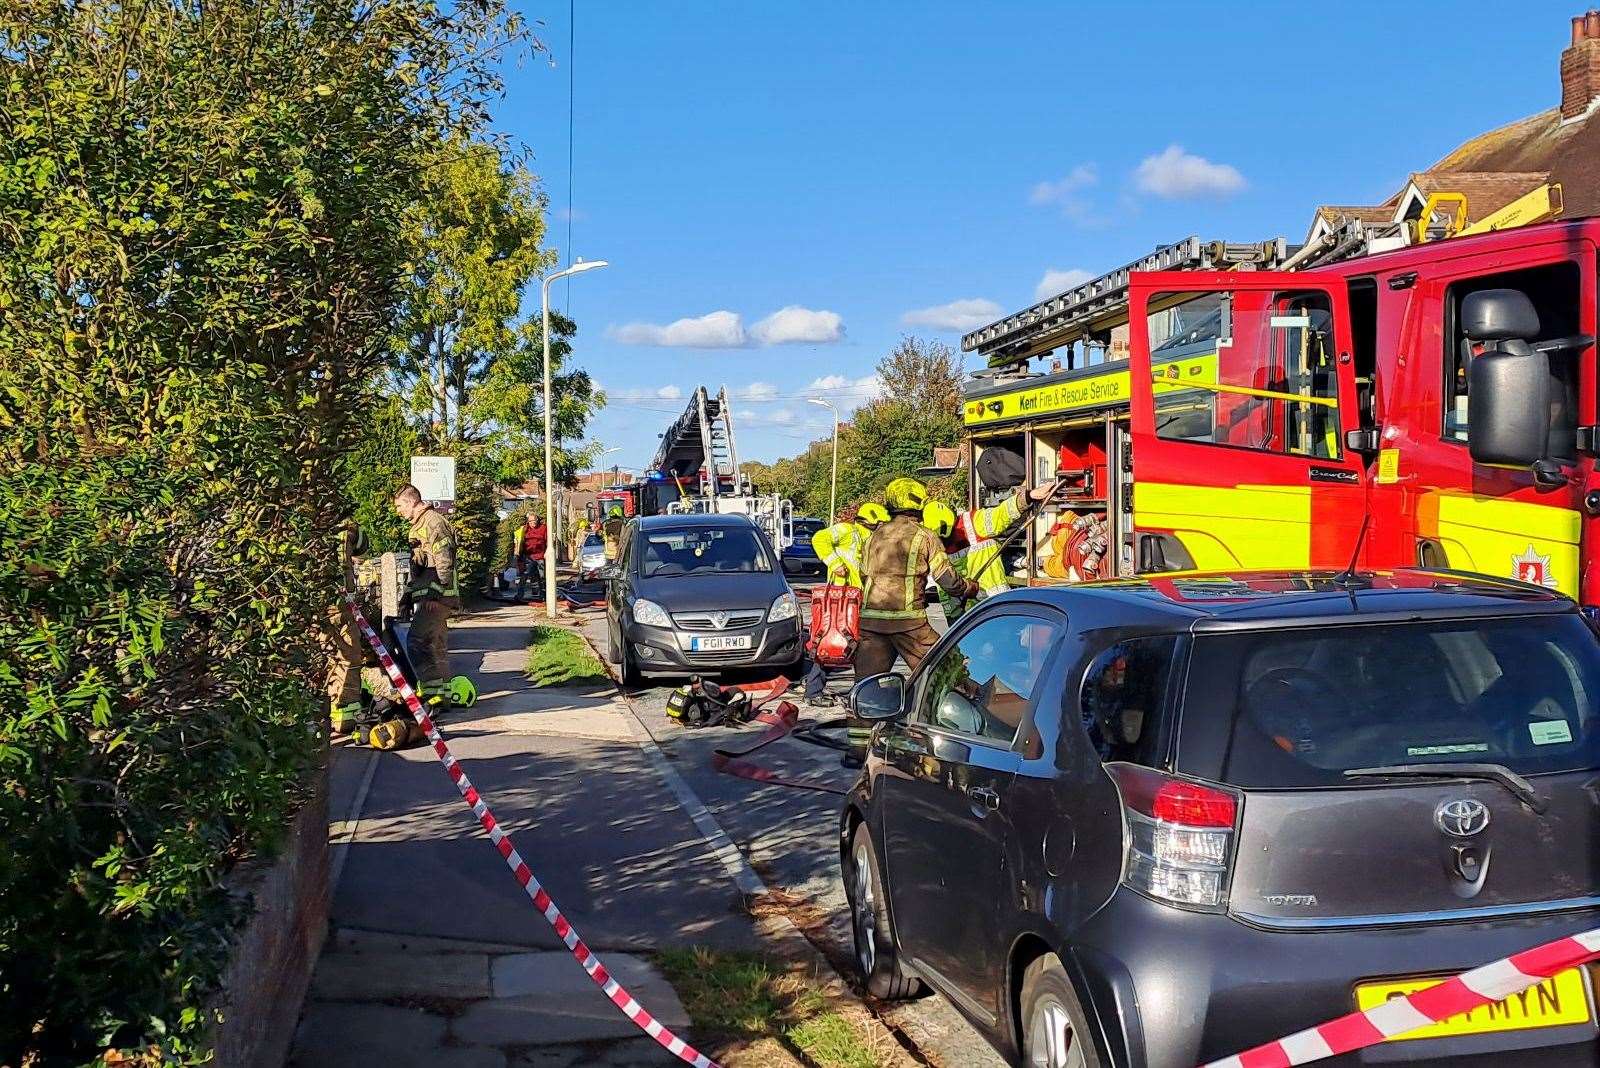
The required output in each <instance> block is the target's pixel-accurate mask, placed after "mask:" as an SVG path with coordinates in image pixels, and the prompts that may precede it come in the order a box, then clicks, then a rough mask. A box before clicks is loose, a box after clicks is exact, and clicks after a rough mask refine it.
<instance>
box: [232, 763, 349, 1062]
mask: <svg viewBox="0 0 1600 1068" xmlns="http://www.w3.org/2000/svg"><path fill="white" fill-rule="evenodd" d="M229 883H230V885H231V888H232V890H233V892H235V893H238V894H245V895H248V896H249V897H250V898H251V899H252V902H253V904H254V913H253V915H252V916H251V918H250V920H249V921H248V922H247V923H246V924H245V926H244V928H243V929H242V930H241V931H240V932H239V934H238V937H237V938H236V940H235V942H234V949H233V955H232V959H231V961H230V963H229V965H228V970H227V973H226V974H225V975H224V976H223V987H222V992H221V994H220V995H219V996H218V998H217V1003H216V1007H217V1008H219V1009H220V1010H221V1012H222V1016H223V1019H222V1023H221V1024H219V1025H218V1027H217V1031H216V1037H215V1049H216V1061H215V1063H216V1066H217V1068H279V1066H280V1065H282V1064H283V1062H284V1059H285V1058H286V1057H287V1056H288V1053H289V1043H290V1041H291V1040H292V1039H293V1038H294V1029H295V1024H296V1022H297V1021H298V1020H299V1018H300V1005H301V1002H302V1001H303V1000H304V999H305V994H306V988H307V986H308V985H310V982H311V970H312V968H313V967H315V965H316V962H317V954H318V953H320V952H321V950H322V940H323V938H324V937H325V936H326V935H327V931H328V774H327V770H326V769H323V770H322V771H320V772H319V773H318V775H317V787H316V792H315V794H314V795H313V797H312V798H311V800H310V801H309V802H308V803H307V804H306V806H305V807H304V808H302V809H301V810H300V812H299V814H298V815H297V816H296V817H295V820H294V823H293V825H292V826H291V827H290V828H289V833H288V835H287V837H286V838H285V840H284V843H283V848H282V850H281V851H280V852H279V854H278V855H277V856H276V857H274V858H272V859H271V860H269V861H264V862H262V863H259V864H251V865H246V866H244V867H243V868H241V869H240V870H239V871H238V872H236V873H235V874H234V876H233V877H231V878H230V879H229Z"/></svg>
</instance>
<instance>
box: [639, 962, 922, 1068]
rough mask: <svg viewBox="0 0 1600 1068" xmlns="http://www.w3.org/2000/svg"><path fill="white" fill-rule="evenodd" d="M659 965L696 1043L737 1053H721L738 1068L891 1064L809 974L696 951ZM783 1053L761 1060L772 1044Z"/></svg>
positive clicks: (844, 1067) (857, 1067)
mask: <svg viewBox="0 0 1600 1068" xmlns="http://www.w3.org/2000/svg"><path fill="white" fill-rule="evenodd" d="M656 961H657V963H658V964H659V965H660V966H661V970H662V971H663V972H665V973H666V976H667V980H668V981H669V982H671V983H672V986H673V989H675V990H676V991H677V992H678V997H679V999H680V1000H681V1001H682V1002H683V1007H684V1009H685V1010H687V1011H688V1013H689V1019H690V1020H691V1021H692V1024H693V1027H694V1030H695V1035H696V1037H697V1039H698V1040H700V1041H702V1042H705V1043H707V1044H712V1045H715V1044H721V1045H724V1046H732V1047H735V1048H736V1049H738V1048H739V1047H743V1051H742V1052H743V1053H744V1054H745V1055H743V1056H729V1055H727V1054H726V1053H719V1054H718V1056H719V1059H723V1060H724V1063H735V1064H738V1065H740V1066H751V1068H755V1066H766V1065H774V1066H776V1065H783V1064H792V1063H793V1060H791V1059H790V1058H789V1057H786V1056H784V1053H787V1054H789V1055H792V1057H793V1058H795V1059H798V1060H800V1061H801V1062H803V1063H805V1064H809V1065H815V1066H816V1068H882V1066H884V1065H888V1064H891V1063H893V1059H892V1058H891V1057H889V1056H885V1055H884V1054H883V1053H882V1052H880V1051H879V1050H877V1049H875V1048H874V1046H875V1042H874V1039H873V1037H872V1036H871V1034H870V1033H869V1032H868V1031H867V1030H866V1028H864V1027H863V1026H862V1024H861V1022H860V1021H858V1020H855V1019H853V1018H852V1017H851V1016H849V1015H848V1014H846V1013H843V1012H839V1011H837V1010H836V1009H835V1008H834V1007H833V1003H832V1001H831V1000H830V998H829V997H828V995H827V994H826V992H825V991H824V990H823V984H822V981H819V980H818V979H816V978H814V977H812V976H810V975H808V974H807V973H806V972H805V970H804V968H803V967H802V968H786V967H784V966H783V965H782V964H780V963H778V962H776V961H772V960H769V959H767V958H765V957H762V956H759V955H757V954H754V953H725V952H722V951H720V950H714V949H707V948H705V947H702V946H696V947H694V948H692V949H664V950H661V951H660V952H659V953H657V954H656ZM774 1040H775V1041H776V1043H777V1044H778V1045H779V1046H781V1047H782V1052H780V1051H778V1050H772V1051H771V1052H772V1053H773V1054H776V1056H767V1057H763V1056H761V1054H760V1050H761V1047H763V1046H766V1047H768V1048H769V1049H770V1048H771V1045H772V1042H773V1041H774Z"/></svg>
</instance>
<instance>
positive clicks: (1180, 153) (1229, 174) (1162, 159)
mask: <svg viewBox="0 0 1600 1068" xmlns="http://www.w3.org/2000/svg"><path fill="white" fill-rule="evenodd" d="M1133 181H1134V184H1135V185H1136V186H1138V187H1139V189H1140V190H1141V191H1143V192H1146V193H1151V194H1153V195H1155V196H1158V197H1166V198H1169V199H1177V198H1187V197H1225V196H1230V195H1232V194H1234V193H1237V192H1240V191H1241V190H1243V189H1244V188H1245V186H1246V184H1247V183H1246V182H1245V180H1244V175H1242V174H1240V173H1239V171H1238V170H1237V169H1236V168H1234V167H1231V166H1229V165H1228V164H1226V163H1213V162H1211V161H1210V160H1208V159H1206V158H1205V157H1204V156H1196V155H1193V154H1191V153H1188V152H1185V151H1184V150H1183V146H1182V145H1168V146H1167V148H1166V151H1164V152H1161V153H1158V154H1156V155H1154V156H1146V157H1145V158H1144V160H1143V162H1141V163H1140V164H1139V166H1138V169H1136V170H1135V171H1134V172H1133Z"/></svg>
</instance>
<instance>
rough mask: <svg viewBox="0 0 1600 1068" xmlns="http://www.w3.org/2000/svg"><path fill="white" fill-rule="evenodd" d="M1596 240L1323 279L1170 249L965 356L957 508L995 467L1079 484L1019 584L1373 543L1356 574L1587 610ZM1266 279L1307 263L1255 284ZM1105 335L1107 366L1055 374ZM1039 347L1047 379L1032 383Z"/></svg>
mask: <svg viewBox="0 0 1600 1068" xmlns="http://www.w3.org/2000/svg"><path fill="white" fill-rule="evenodd" d="M1337 245H1338V242H1337V241H1336V240H1330V241H1329V242H1328V246H1329V249H1328V251H1331V250H1332V249H1333V248H1335V247H1337ZM1597 245H1600V220H1589V219H1585V220H1576V221H1568V222H1553V223H1543V224H1539V225H1534V226H1525V227H1519V228H1516V229H1508V230H1501V231H1497V232H1493V233H1485V234H1481V235H1478V236H1464V237H1451V238H1450V239H1448V240H1437V241H1426V242H1424V243H1419V244H1414V245H1412V246H1411V247H1407V248H1402V249H1399V250H1397V251H1392V252H1385V253H1380V254H1375V255H1360V256H1357V257H1356V258H1351V259H1342V260H1336V261H1335V262H1323V263H1321V264H1317V263H1316V261H1315V257H1314V256H1313V255H1310V254H1303V253H1295V254H1294V255H1285V253H1286V251H1287V250H1286V249H1285V248H1284V246H1283V245H1282V243H1281V242H1279V243H1276V245H1274V244H1272V243H1269V244H1267V245H1263V246H1223V245H1220V244H1213V245H1202V244H1201V243H1200V242H1198V241H1195V240H1194V239H1190V240H1189V241H1188V242H1183V243H1180V244H1179V245H1174V246H1167V247H1166V248H1164V249H1160V250H1158V251H1157V252H1156V253H1155V254H1154V255H1152V256H1151V257H1147V258H1146V259H1145V260H1142V261H1140V262H1139V263H1136V264H1131V265H1129V267H1127V268H1123V269H1122V270H1121V271H1117V272H1112V273H1111V274H1110V275H1107V276H1105V277H1103V278H1100V279H1095V280H1094V281H1092V282H1089V283H1085V285H1084V286H1082V287H1079V288H1078V289H1075V290H1072V291H1069V292H1068V293H1065V294H1062V295H1061V296H1060V297H1056V298H1052V299H1051V300H1049V301H1045V302H1041V303H1040V304H1038V305H1035V306H1034V307H1032V308H1030V309H1027V310H1025V311H1023V312H1020V313H1018V314H1017V315H1014V316H1010V317H1008V318H1007V319H1002V320H1000V321H999V322H997V323H995V324H993V325H991V326H989V327H985V328H984V329H982V330H980V331H976V332H975V333H973V334H970V335H968V336H967V338H965V339H964V341H963V347H964V348H967V349H969V350H973V349H975V350H977V351H979V352H981V353H984V354H986V355H988V356H989V358H990V360H989V362H990V366H991V368H993V370H991V371H989V372H983V373H980V376H979V377H978V378H977V379H975V380H974V381H973V382H971V383H969V385H968V387H967V389H966V391H965V403H964V409H965V411H964V415H965V421H966V424H967V427H968V430H969V432H970V435H971V442H972V450H973V459H974V461H975V462H974V464H973V465H972V466H973V470H974V472H975V474H974V477H973V483H972V497H973V503H974V504H975V505H979V506H981V505H984V504H987V503H992V502H993V501H995V500H998V499H999V498H1000V496H1001V495H1002V492H1003V491H1002V489H1000V488H997V487H992V486H987V485H985V484H984V483H983V481H982V479H981V478H980V477H978V474H977V472H979V471H981V470H982V469H984V468H985V467H986V466H988V465H984V464H982V463H980V462H978V461H980V460H981V457H982V455H983V453H984V452H985V451H986V450H988V449H993V448H1001V449H1006V450H1009V451H1011V452H1013V453H1015V454H1017V455H1019V456H1020V457H1021V458H1022V459H1023V471H1024V472H1025V474H1024V480H1025V482H1026V483H1027V484H1030V485H1032V484H1038V483H1039V482H1042V481H1045V480H1047V479H1050V478H1054V477H1057V476H1059V475H1062V474H1070V475H1071V476H1072V478H1071V479H1069V481H1070V484H1071V485H1072V486H1073V490H1074V493H1073V495H1072V496H1070V497H1069V498H1068V499H1067V500H1065V501H1063V502H1060V503H1059V504H1058V505H1057V508H1056V511H1055V514H1053V515H1046V516H1043V517H1041V518H1039V519H1037V520H1035V521H1034V523H1035V526H1034V529H1033V530H1032V531H1031V532H1030V536H1029V537H1028V538H1026V539H1024V540H1025V546H1024V550H1025V551H1024V552H1023V553H1022V555H1021V559H1020V560H1012V561H1008V563H1009V564H1010V569H1011V573H1012V575H1013V581H1035V580H1043V579H1047V578H1048V577H1050V576H1056V577H1059V576H1060V575H1061V574H1063V573H1064V572H1065V573H1066V574H1067V577H1070V578H1084V577H1103V576H1106V575H1111V574H1131V573H1134V572H1144V573H1148V572H1164V571H1176V572H1182V571H1213V570H1228V569H1235V568H1241V567H1243V568H1279V567H1281V568H1307V567H1310V568H1324V567H1326V568H1343V567H1344V566H1346V565H1347V564H1349V563H1350V562H1351V560H1352V554H1353V553H1355V551H1356V546H1357V541H1358V538H1359V536H1360V532H1361V530H1362V527H1363V525H1366V526H1367V527H1368V530H1367V534H1366V536H1365V539H1364V540H1362V541H1361V550H1360V560H1359V561H1358V562H1359V563H1360V564H1362V565H1365V566H1368V567H1388V566H1399V565H1411V564H1422V565H1425V566H1432V567H1448V568H1457V569H1461V570H1470V571H1476V572H1481V573H1485V574H1490V575H1498V576H1504V577H1507V578H1515V579H1518V580H1521V581H1524V582H1531V583H1534V584H1536V585H1542V586H1547V587H1550V588H1552V589H1558V590H1561V591H1563V592H1565V593H1568V594H1571V595H1573V596H1575V597H1581V599H1582V600H1583V601H1584V602H1585V603H1586V604H1600V571H1597V569H1595V568H1593V567H1591V566H1589V560H1588V558H1587V557H1586V556H1585V555H1584V553H1583V551H1582V546H1583V543H1584V538H1583V534H1584V531H1585V528H1588V529H1589V531H1590V534H1591V537H1592V536H1593V535H1594V533H1595V530H1596V528H1595V524H1596V523H1600V474H1597V472H1596V459H1595V457H1596V453H1597V451H1600V439H1597V437H1596V433H1595V427H1596V424H1597V422H1600V411H1597V389H1600V380H1597V375H1596V364H1595V349H1594V340H1593V339H1594V335H1595V333H1596V329H1597V327H1596V313H1597V308H1596V265H1597V264H1596V256H1597ZM1314 251H1317V252H1322V251H1325V250H1314ZM1324 259H1325V261H1326V260H1328V259H1335V257H1333V256H1325V257H1324ZM1308 263H1310V264H1312V266H1310V267H1309V269H1307V268H1306V265H1307V264H1308ZM1273 265H1277V266H1280V267H1281V266H1285V265H1286V266H1290V267H1300V268H1301V269H1297V270H1283V269H1276V270H1267V269H1255V268H1259V267H1262V266H1273ZM1196 266H1199V267H1201V268H1205V269H1199V270H1195V269H1188V268H1193V267H1196ZM1150 267H1153V268H1156V269H1154V270H1143V269H1141V268H1150ZM1170 267H1180V268H1185V269H1180V270H1171V269H1166V268H1170ZM1218 267H1227V268H1232V269H1221V270H1219V269H1215V268H1218ZM1122 324H1125V325H1126V327H1127V336H1126V343H1127V354H1126V358H1125V359H1116V358H1112V359H1105V358H1102V359H1101V360H1099V361H1094V360H1092V359H1090V360H1087V361H1086V362H1085V364H1084V365H1082V366H1073V363H1074V359H1073V357H1076V356H1080V355H1085V356H1087V355H1094V354H1096V347H1098V354H1101V355H1103V356H1104V355H1110V353H1109V352H1108V349H1107V347H1106V346H1107V344H1108V342H1109V341H1110V340H1111V338H1112V335H1113V332H1114V328H1115V327H1117V326H1118V325H1122ZM1080 342H1082V343H1086V344H1082V345H1077V347H1076V348H1075V347H1074V346H1075V343H1080ZM1052 352H1054V353H1057V354H1058V360H1059V359H1060V355H1059V354H1061V353H1063V352H1065V353H1067V354H1068V358H1067V360H1066V366H1065V367H1064V368H1058V369H1056V370H1054V371H1052V372H1051V373H1048V374H1030V373H1028V372H1027V370H1026V368H1027V366H1028V361H1029V360H1030V359H1031V358H1033V357H1036V356H1041V355H1045V354H1049V353H1052ZM995 466H996V467H998V466H1000V465H995ZM1013 466H1014V465H1013ZM1084 515H1086V516H1089V517H1091V518H1092V519H1093V520H1094V521H1095V522H1098V523H1102V524H1103V526H1104V529H1105V530H1106V541H1107V543H1108V545H1107V549H1106V552H1105V553H1104V563H1103V564H1102V565H1100V567H1099V568H1098V570H1096V571H1095V572H1094V573H1092V574H1076V573H1072V572H1070V570H1069V569H1064V568H1063V567H1061V566H1060V565H1059V564H1057V565H1056V566H1051V561H1050V558H1049V557H1050V553H1051V551H1052V546H1053V545H1059V543H1060V541H1059V537H1053V536H1052V532H1056V533H1057V534H1058V533H1059V532H1060V531H1061V530H1062V529H1063V526H1064V524H1067V523H1070V522H1071V521H1072V519H1073V517H1074V516H1084Z"/></svg>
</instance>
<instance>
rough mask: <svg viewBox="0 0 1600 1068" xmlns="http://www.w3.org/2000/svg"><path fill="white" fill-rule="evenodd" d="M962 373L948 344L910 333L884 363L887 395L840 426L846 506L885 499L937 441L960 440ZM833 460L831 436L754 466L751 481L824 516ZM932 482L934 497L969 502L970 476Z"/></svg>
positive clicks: (928, 459)
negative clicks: (796, 452)
mask: <svg viewBox="0 0 1600 1068" xmlns="http://www.w3.org/2000/svg"><path fill="white" fill-rule="evenodd" d="M962 374H963V372H962V367H961V359H960V357H959V356H958V355H957V354H956V353H955V352H954V351H953V350H952V349H951V348H950V347H949V346H948V345H945V344H944V343H942V342H939V341H924V340H921V339H919V338H915V337H910V336H907V337H905V338H903V339H901V341H900V343H899V344H898V345H896V346H895V348H894V349H893V351H891V352H889V353H888V354H887V355H885V356H884V357H883V359H882V360H880V361H879V362H878V377H879V379H880V380H881V381H882V383H883V390H882V394H881V396H880V397H879V399H878V400H875V401H873V402H872V403H871V404H868V405H865V406H864V407H862V408H860V409H859V410H857V411H856V412H855V414H854V415H852V416H851V417H850V421H849V422H847V423H845V424H843V425H841V427H840V431H839V509H840V511H841V512H845V511H853V510H854V509H855V508H858V507H859V506H860V505H861V504H862V503H863V502H865V501H868V500H880V501H881V500H882V499H883V490H884V487H886V486H887V485H888V484H889V483H890V482H891V481H892V480H894V479H896V478H899V477H901V476H903V475H915V474H916V472H917V471H918V470H919V469H921V468H924V467H927V466H928V465H929V464H930V463H932V461H933V450H934V448H935V447H936V446H937V447H948V446H951V445H955V444H957V443H958V442H959V441H960V440H961V400H960V397H961V393H960V389H961V379H962ZM832 461H833V439H832V437H831V435H830V436H829V437H827V438H822V439H820V440H817V441H814V442H812V443H811V444H810V445H808V446H807V447H806V449H805V451H804V452H802V453H801V454H800V455H798V456H794V457H788V458H785V459H782V460H778V461H777V462H776V463H773V464H770V465H763V466H760V467H758V468H756V469H755V470H754V472H753V473H752V476H751V480H752V482H753V483H755V485H756V486H758V487H759V488H760V489H761V490H762V491H763V492H767V493H781V494H783V495H784V496H786V497H788V498H789V499H790V500H791V501H793V502H794V505H795V510H796V513H797V514H803V515H814V516H826V515H827V512H828V499H829V483H830V479H831V477H832ZM928 488H929V492H930V493H931V494H932V495H933V496H935V497H938V498H940V499H942V500H945V501H947V502H949V503H950V504H952V505H956V504H959V505H961V506H963V507H964V506H965V503H966V481H965V479H964V478H961V477H959V475H957V476H946V477H945V478H941V479H935V480H933V481H932V482H930V484H929V487H928ZM830 518H833V519H836V518H837V517H836V516H835V517H830Z"/></svg>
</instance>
